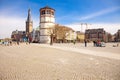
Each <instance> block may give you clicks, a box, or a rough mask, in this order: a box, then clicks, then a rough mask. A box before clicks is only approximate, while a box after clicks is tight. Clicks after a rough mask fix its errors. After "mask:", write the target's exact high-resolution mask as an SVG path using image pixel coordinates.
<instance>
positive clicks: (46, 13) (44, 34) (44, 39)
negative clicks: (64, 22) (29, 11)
mask: <svg viewBox="0 0 120 80" xmlns="http://www.w3.org/2000/svg"><path fill="white" fill-rule="evenodd" d="M54 13H55V10H54V9H53V8H50V7H48V6H46V7H43V8H41V9H40V43H50V41H51V38H50V35H51V34H52V33H53V28H54V25H55V16H54Z"/></svg>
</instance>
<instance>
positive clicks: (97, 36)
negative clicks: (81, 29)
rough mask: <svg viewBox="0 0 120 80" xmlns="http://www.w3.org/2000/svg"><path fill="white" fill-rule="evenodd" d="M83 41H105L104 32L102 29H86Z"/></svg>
mask: <svg viewBox="0 0 120 80" xmlns="http://www.w3.org/2000/svg"><path fill="white" fill-rule="evenodd" d="M85 39H87V40H89V41H94V40H101V41H105V42H106V41H107V36H106V32H105V30H104V29H103V28H99V29H87V30H86V31H85Z"/></svg>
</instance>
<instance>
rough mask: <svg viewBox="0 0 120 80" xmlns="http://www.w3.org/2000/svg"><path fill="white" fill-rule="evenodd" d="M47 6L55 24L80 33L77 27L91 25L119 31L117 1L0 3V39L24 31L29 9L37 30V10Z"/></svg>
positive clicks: (119, 5) (9, 0)
mask: <svg viewBox="0 0 120 80" xmlns="http://www.w3.org/2000/svg"><path fill="white" fill-rule="evenodd" d="M46 5H48V6H50V7H52V8H54V9H55V10H56V12H55V18H56V23H58V24H62V25H67V26H70V27H72V28H75V30H80V26H79V25H78V24H80V23H89V24H93V25H92V26H91V28H94V27H95V26H96V25H97V28H98V26H101V27H103V28H104V26H105V25H106V26H107V27H106V26H105V29H107V30H108V32H111V33H115V32H116V31H117V29H120V25H119V23H120V0H0V28H1V29H0V38H5V37H10V34H11V32H12V31H13V30H16V29H18V30H25V21H26V19H27V11H28V9H29V8H30V9H31V13H32V20H33V25H34V28H36V27H37V26H39V16H40V13H39V9H40V8H42V7H44V6H46ZM76 24H77V25H76ZM111 25H112V27H111ZM114 25H115V27H114ZM77 27H79V28H77ZM108 27H109V28H108ZM110 28H114V29H110Z"/></svg>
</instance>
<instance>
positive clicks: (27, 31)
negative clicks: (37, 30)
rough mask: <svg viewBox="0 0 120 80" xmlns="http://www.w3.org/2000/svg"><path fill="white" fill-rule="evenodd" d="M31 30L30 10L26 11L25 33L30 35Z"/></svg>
mask: <svg viewBox="0 0 120 80" xmlns="http://www.w3.org/2000/svg"><path fill="white" fill-rule="evenodd" d="M32 29H33V22H32V19H31V10H30V9H28V16H27V21H26V33H31V32H32Z"/></svg>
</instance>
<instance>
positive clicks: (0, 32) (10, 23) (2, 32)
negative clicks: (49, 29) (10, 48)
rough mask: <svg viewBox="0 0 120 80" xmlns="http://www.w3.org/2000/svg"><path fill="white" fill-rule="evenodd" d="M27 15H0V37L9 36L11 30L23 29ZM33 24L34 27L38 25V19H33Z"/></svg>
mask: <svg viewBox="0 0 120 80" xmlns="http://www.w3.org/2000/svg"><path fill="white" fill-rule="evenodd" d="M26 19H27V16H26V17H25V18H23V17H15V16H0V28H1V29H0V38H7V37H11V33H12V31H15V30H21V31H25V26H26V23H25V21H26ZM33 26H34V28H36V27H37V26H39V21H38V20H36V19H35V20H33Z"/></svg>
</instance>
